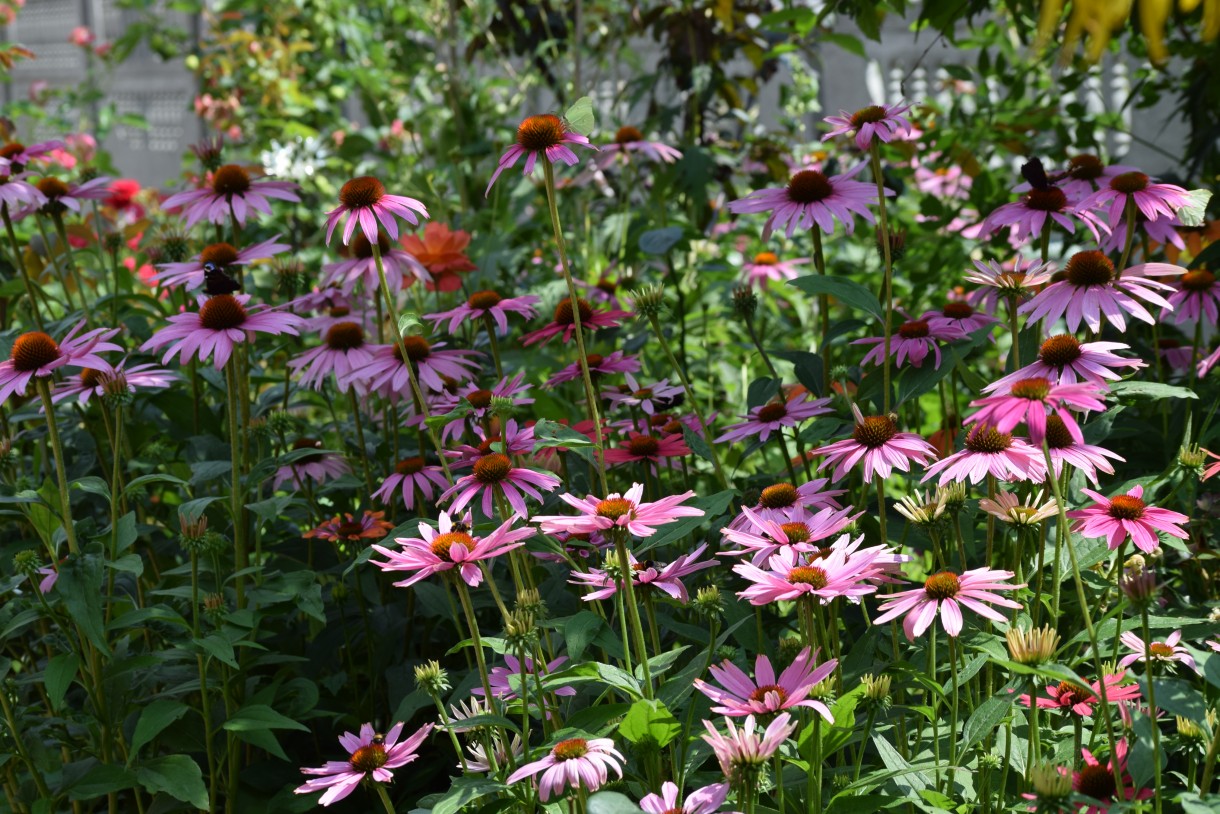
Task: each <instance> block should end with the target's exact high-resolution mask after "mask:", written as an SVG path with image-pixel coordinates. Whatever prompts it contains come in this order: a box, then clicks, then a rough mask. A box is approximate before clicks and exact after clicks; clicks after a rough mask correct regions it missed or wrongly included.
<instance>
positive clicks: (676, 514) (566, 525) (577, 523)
mask: <svg viewBox="0 0 1220 814" xmlns="http://www.w3.org/2000/svg"><path fill="white" fill-rule="evenodd" d="M694 496H695V493H694V492H683V493H682V494H680V495H671V496H669V497H663V498H661V499H660V500H658V501H655V502H653V503H645V502H643V497H644V486H643V485H642V484H639V483H636V484H632V486H631V488H630V489H628V490H627V491H626V492H625V493H624V494H621V495H620V494H618V493H614V494H611V495H609V496H607V497H606V498H604V499H602V498H598V497H594V496H593V495H589V496H588V497H586V498H584V499H583V500H582V499H581V498H578V497H576V496H575V495H571V494H567V493H564V494H561V495H560V496H559V499H560V500H562V501H563V502H564V503H567V504H568V505H569V506H572V507H573V508H575V509H576V510H577V511H578V512H580V514H578V515H575V516H567V515H547V516H542V515H539V516H537V517H535V518H533V522H535V523H538V524H539V525H540V526H541V528H542V531H543V532H544V533H546V534H555V533H557V532H568V533H571V534H592V533H593V532H597V531H608V530H610V529H613V528H621V529H626V531H627V533H628V534H631V535H632V536H634V537H651V536H652V535H654V534H656V533H657V526H663V525H666V524H667V523H672V522H674V521H675V520H677V519H678V518H680V517H702V516H703V514H704V512H703V510H702V509H697V508H695V507H694V506H683V505H682V504H683V503H685V502H686V501H688V500H690V499H691V498H692V497H694Z"/></svg>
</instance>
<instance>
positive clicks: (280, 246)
mask: <svg viewBox="0 0 1220 814" xmlns="http://www.w3.org/2000/svg"><path fill="white" fill-rule="evenodd" d="M279 239H280V236H279V235H276V236H275V237H273V238H271V239H270V240H264V241H263V242H262V243H256V244H254V245H253V246H247V247H246V248H244V249H240V250H238V249H236V248H234V247H233V246H231V245H229V244H228V243H213V244H211V245H210V246H207V247H205V248H204V250H203V251H201V252H200V253H199V254H197V255H195V256H194V257H192V258H191V259H190V260H188V261H186V262H184V263H164V264H162V265H160V266H157V269H158V271H157V279H156V283H157V285H158V286H160V287H162V288H176V287H178V286H183V287H185V288H186V289H187V290H188V291H190V290H193V289H196V288H199V286H201V285H203V281H204V277H205V274H204V270H203V265H204V263H211V264H213V265H215V266H216V267H217V268H220V269H222V270H223V269H227V268H228V267H230V266H244V265H247V264H249V263H253V262H254V261H255V260H267V259H269V258H271V257H274V256H275V255H277V254H279V253H280V252H286V251H288V250H289V249H291V248H292V247H291V246H289V245H288V244H287V243H277V242H276V241H278V240H279Z"/></svg>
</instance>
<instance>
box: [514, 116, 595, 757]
mask: <svg viewBox="0 0 1220 814" xmlns="http://www.w3.org/2000/svg"><path fill="white" fill-rule="evenodd" d="M566 129H567V128H565V127H564V124H563V119H561V118H559V117H558V116H555V115H553V114H551V113H544V114H542V115H541V116H529V117H527V118H526V119H525V121H523V122H521V126H520V127H518V128H517V143H518V144H520V145H521V146H522V147H524V148H525V149H527V150H530V151H537V150H545V149H546V148H547V147H554V146H555V145H556V144H558V143H559V142H561V141H563V135H564V132H565V131H566ZM582 743H583V741H582Z"/></svg>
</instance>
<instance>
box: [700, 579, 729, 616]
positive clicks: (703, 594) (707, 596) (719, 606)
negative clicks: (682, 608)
mask: <svg viewBox="0 0 1220 814" xmlns="http://www.w3.org/2000/svg"><path fill="white" fill-rule="evenodd" d="M693 604H694V609H695V613H697V614H699V615H700V616H702V617H704V618H705V619H716V618H719V617H720V615H721V614H722V613H724V598H723V597H721V595H720V588H719V587H718V586H716V585H705V586H704V587H702V588H700V589H699V590H698V591H696V592H695V601H694V603H693Z"/></svg>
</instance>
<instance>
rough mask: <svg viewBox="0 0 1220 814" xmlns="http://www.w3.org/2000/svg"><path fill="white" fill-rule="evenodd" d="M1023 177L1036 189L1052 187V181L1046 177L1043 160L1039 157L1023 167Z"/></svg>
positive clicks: (1027, 162) (1035, 157)
mask: <svg viewBox="0 0 1220 814" xmlns="http://www.w3.org/2000/svg"><path fill="white" fill-rule="evenodd" d="M1021 175H1022V176H1023V177H1024V178H1025V180H1026V181H1028V182H1029V185H1030V186H1031V187H1033V188H1034V189H1050V188H1051V186H1052V184H1051V179H1050V178H1048V177H1047V175H1046V168H1045V167H1043V166H1042V159H1040V158H1038V157H1037V156H1034V157H1033V158H1031V159H1030V160H1029V161H1026V162H1025V163H1024V164H1022V165H1021Z"/></svg>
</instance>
